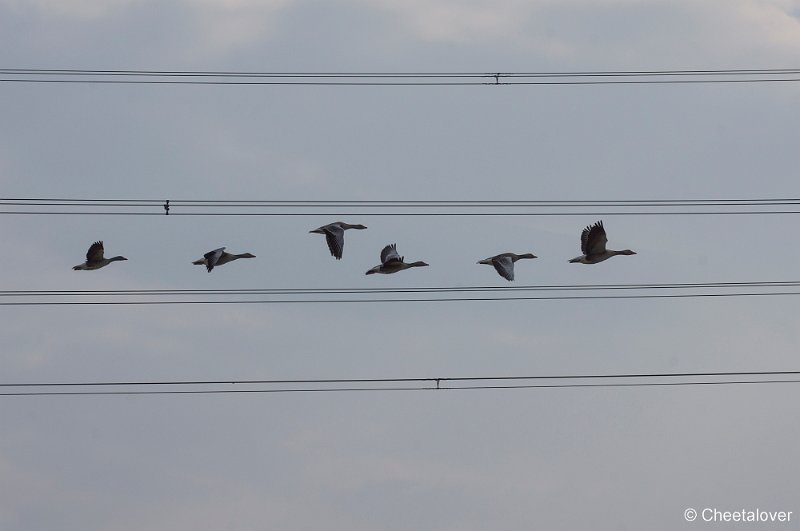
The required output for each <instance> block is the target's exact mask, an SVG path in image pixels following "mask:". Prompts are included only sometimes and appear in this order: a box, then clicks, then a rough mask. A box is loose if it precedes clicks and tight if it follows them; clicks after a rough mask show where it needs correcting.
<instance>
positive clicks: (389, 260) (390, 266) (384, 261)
mask: <svg viewBox="0 0 800 531" xmlns="http://www.w3.org/2000/svg"><path fill="white" fill-rule="evenodd" d="M403 258H404V257H402V256H400V255H399V254H397V244H395V243H392V244H390V245H387V246H386V247H384V248H383V250H382V251H381V265H377V266H375V267H373V268H372V269H370V270H369V271H367V275H371V274H373V273H384V274H386V275H388V274H390V273H397V272H398V271H402V270H403V269H408V268H410V267H422V266H426V265H428V264H426V263H425V262H411V263H406V262H404V261H403Z"/></svg>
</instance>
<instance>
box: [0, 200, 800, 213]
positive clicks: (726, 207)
mask: <svg viewBox="0 0 800 531" xmlns="http://www.w3.org/2000/svg"><path fill="white" fill-rule="evenodd" d="M2 207H6V210H2V211H0V214H4V215H105V216H108V215H117V216H162V215H172V216H273V217H284V216H285V217H296V216H311V215H314V216H409V217H411V216H479V217H480V216H626V215H628V216H630V215H636V216H646V215H777V214H784V215H786V214H800V198H767V199H649V200H648V199H636V200H513V201H508V200H485V201H474V200H462V201H459V200H416V201H415V200H336V201H320V200H302V201H301V200H191V199H69V198H0V208H2ZM792 207H794V208H792ZM209 209H211V210H209ZM220 209H225V210H220Z"/></svg>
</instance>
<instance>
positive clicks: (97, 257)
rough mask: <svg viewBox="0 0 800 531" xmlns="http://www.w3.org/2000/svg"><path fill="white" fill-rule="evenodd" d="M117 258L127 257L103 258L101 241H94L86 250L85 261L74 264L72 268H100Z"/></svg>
mask: <svg viewBox="0 0 800 531" xmlns="http://www.w3.org/2000/svg"><path fill="white" fill-rule="evenodd" d="M119 260H127V258H125V257H124V256H115V257H114V258H104V257H103V242H94V243H93V244H92V245H91V246H90V247H89V250H88V251H87V252H86V261H85V262H84V263H82V264H80V265H76V266H75V267H73V268H72V269H74V270H75V271H90V270H92V269H100V268H101V267H105V266H107V265H108V264H110V263H111V262H117V261H119Z"/></svg>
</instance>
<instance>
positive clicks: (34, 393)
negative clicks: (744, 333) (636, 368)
mask: <svg viewBox="0 0 800 531" xmlns="http://www.w3.org/2000/svg"><path fill="white" fill-rule="evenodd" d="M788 383H800V380H725V381H699V382H637V383H625V382H621V383H587V384H579V383H578V384H530V385H475V386H457V387H421V386H419V387H334V388H291V389H204V390H178V391H20V392H3V393H0V396H9V397H10V396H70V395H71V396H91V395H95V396H96V395H220V394H268V393H341V392H364V391H372V392H386V391H476V390H489V389H502V390H512V389H576V388H584V389H585V388H591V387H603V388H610V387H674V386H681V387H684V386H708V385H747V384H788Z"/></svg>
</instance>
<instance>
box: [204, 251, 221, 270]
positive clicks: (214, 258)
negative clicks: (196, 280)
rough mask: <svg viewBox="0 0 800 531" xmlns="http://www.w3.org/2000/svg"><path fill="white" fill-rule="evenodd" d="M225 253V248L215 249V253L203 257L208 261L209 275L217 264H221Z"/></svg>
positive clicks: (210, 252)
mask: <svg viewBox="0 0 800 531" xmlns="http://www.w3.org/2000/svg"><path fill="white" fill-rule="evenodd" d="M223 252H225V247H220V248H219V249H214V250H213V251H209V252H207V253H206V254H204V255H203V257H204V258H205V259H206V269H208V272H209V273H211V270H212V269H214V266H215V265H217V262H219V259H220V257H222V253H223Z"/></svg>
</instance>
